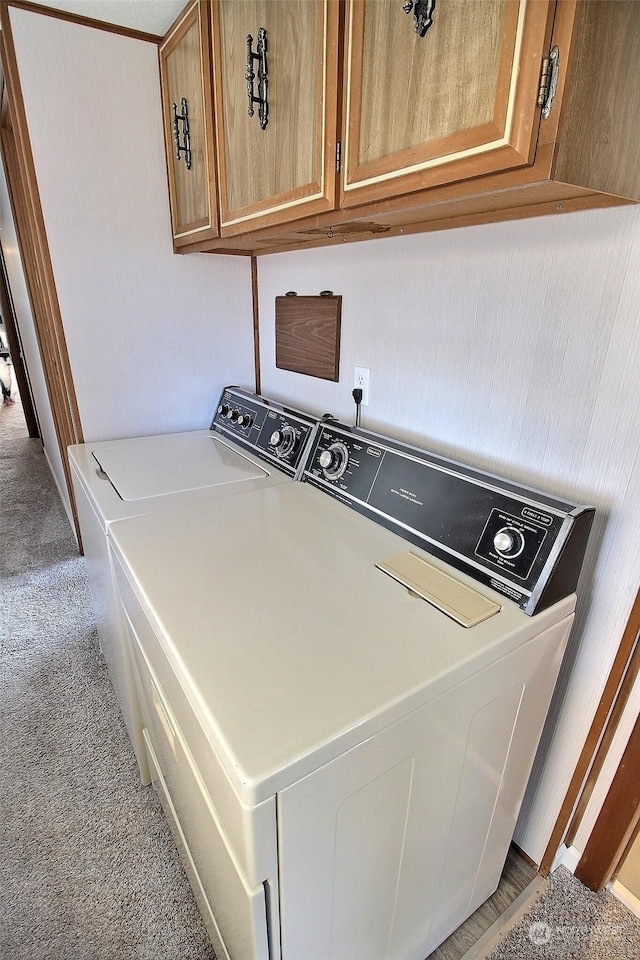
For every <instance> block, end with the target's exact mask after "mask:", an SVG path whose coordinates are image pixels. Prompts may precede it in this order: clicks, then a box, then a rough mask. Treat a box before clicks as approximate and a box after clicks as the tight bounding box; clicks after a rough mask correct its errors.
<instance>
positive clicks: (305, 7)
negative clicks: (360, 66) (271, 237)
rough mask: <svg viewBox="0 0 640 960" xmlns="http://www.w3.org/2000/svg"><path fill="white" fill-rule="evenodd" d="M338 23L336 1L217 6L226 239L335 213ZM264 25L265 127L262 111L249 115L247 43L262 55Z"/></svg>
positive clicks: (230, 1) (251, 0) (221, 1)
mask: <svg viewBox="0 0 640 960" xmlns="http://www.w3.org/2000/svg"><path fill="white" fill-rule="evenodd" d="M338 15H339V8H338V4H337V2H335V0H244V2H243V3H238V2H237V0H218V2H216V3H215V4H214V7H213V40H214V95H215V107H216V122H217V134H218V170H219V191H220V226H221V234H222V236H233V235H234V234H238V233H240V232H242V231H246V230H247V229H254V228H256V227H259V226H263V225H266V224H271V223H282V222H286V221H288V220H291V219H294V218H295V217H298V216H304V215H307V214H312V213H319V212H321V211H324V210H330V209H332V207H333V206H334V204H335V150H336V113H337V100H338V96H337V70H338ZM261 27H263V28H265V30H266V33H267V65H268V102H269V108H268V123H267V126H266V128H265V129H262V128H261V126H260V121H259V118H258V108H257V106H256V107H255V114H254V116H253V117H250V116H249V115H248V106H249V104H248V97H247V80H246V77H245V74H246V71H247V35H248V34H250V35H251V36H252V37H253V38H254V46H253V49H254V50H255V45H256V42H257V39H258V31H259V29H260V28H261ZM254 69H255V72H256V74H257V67H255V68H254ZM256 94H257V79H256Z"/></svg>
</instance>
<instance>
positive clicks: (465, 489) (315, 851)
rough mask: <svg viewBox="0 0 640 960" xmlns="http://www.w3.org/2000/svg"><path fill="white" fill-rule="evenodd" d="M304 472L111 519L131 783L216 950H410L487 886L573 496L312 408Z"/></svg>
mask: <svg viewBox="0 0 640 960" xmlns="http://www.w3.org/2000/svg"><path fill="white" fill-rule="evenodd" d="M303 480H304V481H305V482H303V483H292V484H288V485H284V484H280V485H278V486H275V487H270V488H266V489H262V490H259V491H256V492H255V493H254V494H252V496H251V497H246V498H239V497H237V498H233V499H231V500H229V501H227V502H224V503H219V502H218V503H216V502H208V503H203V504H197V505H196V504H189V505H185V506H184V507H181V508H177V509H175V510H172V511H169V512H167V513H165V514H163V515H162V516H160V515H155V516H145V517H138V518H135V519H131V520H125V521H122V522H120V523H115V524H114V525H113V527H112V529H111V545H112V550H113V553H114V568H115V570H116V576H117V582H118V586H119V591H120V597H121V601H122V607H123V611H124V616H125V619H126V623H127V629H128V632H129V638H130V644H131V650H132V653H133V658H134V663H135V669H136V678H137V683H138V685H139V691H140V697H141V704H142V709H143V715H144V738H145V744H146V747H147V750H148V754H149V758H150V766H151V770H152V777H153V781H154V784H155V786H156V788H157V790H158V792H159V795H160V796H161V798H162V800H163V805H164V808H165V810H166V812H167V815H168V818H169V821H170V823H171V824H172V827H173V830H174V836H175V837H176V840H177V842H178V845H179V846H180V848H181V850H182V853H183V858H184V862H185V865H186V868H187V871H188V873H189V875H190V877H191V879H192V883H193V888H194V892H195V894H196V896H197V898H198V901H199V903H200V906H201V909H202V913H203V916H204V918H205V921H206V922H207V925H208V927H209V930H210V932H211V936H212V940H213V943H214V946H215V948H216V951H217V956H218V957H219V958H220V960H222V958H230V960H383V958H384V960H424V958H425V957H426V956H427V955H428V954H429V953H430V952H431V951H432V950H433V949H435V948H436V946H437V945H438V944H439V943H440V942H442V940H444V939H445V938H446V937H447V936H448V935H449V934H450V933H451V932H452V931H453V930H454V929H455V928H456V927H457V926H458V925H459V924H460V923H462V922H463V921H464V920H465V918H466V917H467V916H468V915H469V914H470V913H471V912H473V910H475V909H476V908H477V907H478V906H479V905H480V904H481V903H482V902H483V901H484V900H485V899H486V898H487V897H488V896H490V895H491V894H492V893H493V891H494V890H495V888H496V886H497V884H498V881H499V878H500V874H501V870H502V867H503V865H504V861H505V858H506V854H507V850H508V847H509V843H510V841H511V838H512V835H513V831H514V827H515V823H516V818H517V816H518V811H519V808H520V804H521V802H522V798H523V795H524V791H525V788H526V785H527V780H528V777H529V774H530V770H531V766H532V763H533V759H534V754H535V752H536V748H537V745H538V741H539V737H540V734H541V731H542V727H543V723H544V720H545V716H546V713H547V709H548V706H549V702H550V699H551V695H552V692H553V688H554V684H555V681H556V677H557V673H558V669H559V666H560V662H561V659H562V656H563V652H564V649H565V646H566V643H567V638H568V636H569V631H570V628H571V624H572V621H573V610H574V603H575V594H574V589H575V586H576V582H577V578H578V573H579V570H580V566H581V562H582V557H583V554H584V549H585V545H586V541H587V537H588V534H589V529H590V526H591V522H592V518H593V510H592V509H591V508H587V507H581V506H577V505H576V504H570V503H567V502H564V501H561V500H559V499H557V498H554V497H551V496H548V495H546V494H544V493H540V492H537V491H533V490H529V489H527V488H525V487H521V486H518V485H516V484H514V483H510V482H508V481H505V480H501V479H499V478H496V477H492V476H489V475H487V474H484V473H481V472H480V471H477V470H474V469H471V468H469V467H466V466H464V465H462V464H458V463H453V462H451V461H447V460H445V459H443V458H440V457H436V456H432V455H430V454H427V453H425V452H423V451H420V450H416V449H415V448H411V447H408V446H406V445H402V444H399V443H394V442H393V441H391V440H387V439H384V438H381V437H377V436H375V435H373V434H370V433H366V432H364V431H361V430H355V429H350V428H349V427H346V426H341V425H337V424H331V423H324V424H321V425H320V426H319V427H318V429H317V431H316V435H315V438H314V440H313V441H312V448H311V450H310V453H309V458H308V461H307V464H306V466H305V468H304V473H303ZM167 555H171V556H172V557H173V562H172V564H171V567H169V565H168V564H167V563H165V562H163V559H162V558H163V557H165V556H167Z"/></svg>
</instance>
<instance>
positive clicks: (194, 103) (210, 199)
mask: <svg viewBox="0 0 640 960" xmlns="http://www.w3.org/2000/svg"><path fill="white" fill-rule="evenodd" d="M209 19H210V18H209V4H208V3H206V2H202V0H201V2H196V3H194V4H193V5H192V6H190V7H189V8H188V9H187V10H186V11H185V13H184V15H183V17H182V18H181V19H180V20H179V21H178V22H177V23H176V24H175V25H174V26H173V27H172V29H171V30H170V31H169V33H168V34H167V36H166V37H165V39H164V41H163V44H162V46H161V47H160V77H161V82H162V107H163V113H164V133H165V146H166V151H167V169H168V174H169V199H170V204H171V226H172V230H173V239H174V244H175V246H176V247H183V246H188V245H189V244H192V243H196V242H198V241H200V240H209V239H211V238H212V237H217V236H218V222H217V211H216V189H215V160H214V140H213V100H212V94H211V59H210V53H209V51H210V37H209V29H210V26H209ZM174 108H175V109H174ZM185 113H186V115H187V120H186V121H185V120H184V119H180V117H181V116H183V115H184V114H185ZM176 114H177V115H178V120H177V138H178V140H177V144H176V120H175V115H176ZM187 124H188V139H189V144H190V150H191V154H190V156H188V155H187V153H186V151H185V150H184V149H182V147H183V146H184V145H185V136H186V130H185V127H186V125H187ZM177 146H180V147H181V149H180V152H179V154H178V152H177Z"/></svg>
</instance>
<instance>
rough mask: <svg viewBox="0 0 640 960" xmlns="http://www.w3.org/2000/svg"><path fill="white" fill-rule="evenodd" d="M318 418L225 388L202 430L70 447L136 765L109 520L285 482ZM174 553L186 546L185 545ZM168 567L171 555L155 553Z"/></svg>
mask: <svg viewBox="0 0 640 960" xmlns="http://www.w3.org/2000/svg"><path fill="white" fill-rule="evenodd" d="M315 423H316V421H315V420H314V418H313V417H310V416H308V415H307V414H305V413H302V412H301V411H298V410H293V409H292V408H289V407H285V406H283V405H282V404H279V403H276V402H274V401H271V400H267V399H265V398H264V397H259V396H257V395H256V394H252V393H249V392H247V391H244V390H241V389H239V388H236V387H227V388H225V390H224V391H223V393H222V396H221V397H220V401H219V403H218V406H217V409H216V413H215V416H214V418H213V422H212V424H211V427H210V429H209V430H196V431H191V432H188V433H176V434H166V435H161V436H150V437H136V438H133V439H126V440H110V441H103V442H98V443H85V444H77V445H74V446H71V447H69V461H70V465H71V476H72V480H73V488H74V493H75V499H76V504H77V510H78V519H79V522H80V530H81V535H82V543H83V548H84V555H85V560H86V564H87V573H88V577H89V584H90V588H91V596H92V601H93V608H94V615H95V620H96V625H97V629H98V635H99V638H100V646H101V649H102V652H103V654H104V657H105V660H106V663H107V667H108V670H109V676H110V678H111V682H112V683H113V686H114V689H115V692H116V696H117V699H118V703H119V705H120V709H121V712H122V716H123V718H124V721H125V724H126V726H127V730H128V733H129V737H130V739H131V743H132V746H133V749H134V752H135V754H136V758H137V760H138V765H139V768H140V775H141V778H142V781H143V783H148V782H149V771H148V764H147V758H146V753H145V749H144V744H143V739H142V721H141V716H140V709H139V705H138V701H137V694H136V690H135V686H134V683H133V679H132V674H131V667H130V662H129V654H128V652H127V647H126V645H125V644H124V641H123V628H122V623H121V614H120V611H119V606H118V604H117V603H116V598H115V593H114V584H113V573H112V570H111V564H110V560H109V552H108V548H107V538H108V531H109V526H110V525H111V523H113V522H114V521H116V520H121V519H123V518H125V517H135V516H138V515H140V514H150V513H157V512H166V511H168V510H170V509H172V508H174V507H175V506H177V505H178V504H181V503H184V502H190V503H203V502H204V501H207V500H220V499H227V498H228V497H232V496H237V495H239V494H247V493H250V492H251V491H255V490H259V489H261V488H263V487H267V486H275V485H277V484H286V483H290V482H291V481H292V479H293V478H294V477H295V476H296V474H297V472H298V469H299V467H300V465H301V463H302V461H303V455H304V453H305V450H306V446H307V444H308V442H309V440H310V437H311V434H312V432H313V429H314V426H315ZM175 549H176V550H185V549H188V547H186V546H185V545H184V544H181V545H176V547H175ZM158 559H159V561H160V562H162V563H164V564H166V565H167V568H168V569H169V570H170V569H172V567H173V564H174V563H175V561H176V556H175V555H174V553H173V551H170V552H167V553H164V552H163V554H162V555H161V556H159V558H158Z"/></svg>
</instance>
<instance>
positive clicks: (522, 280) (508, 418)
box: [259, 207, 640, 862]
mask: <svg viewBox="0 0 640 960" xmlns="http://www.w3.org/2000/svg"><path fill="white" fill-rule="evenodd" d="M638 277H640V208H635V207H634V208H621V209H619V210H608V211H599V212H594V213H581V214H569V215H565V216H560V217H554V218H539V219H535V220H527V221H521V222H512V223H503V224H495V225H489V226H480V227H472V228H468V229H461V230H451V231H446V232H443V233H433V234H425V235H422V236H415V237H412V238H397V239H381V240H373V241H368V242H365V243H359V244H352V245H348V246H347V245H343V244H340V245H338V246H337V249H336V248H331V249H329V248H325V249H321V250H316V251H305V252H299V253H295V254H293V253H292V254H278V255H274V256H269V257H263V258H261V259H260V260H259V278H260V313H261V316H260V342H261V350H262V383H263V388H264V390H265V392H270V393H274V394H276V395H277V396H280V397H282V398H283V399H288V400H297V401H298V402H300V403H304V404H306V405H308V406H309V407H311V408H312V409H315V410H316V411H318V412H324V411H331V412H332V413H334V414H336V415H339V416H341V417H345V418H351V417H352V415H353V402H352V400H351V389H352V386H353V383H352V377H353V366H354V364H361V365H363V366H366V367H369V368H370V369H371V383H370V392H371V398H370V405H369V407H368V408H364V409H363V416H362V419H363V425H364V426H367V427H369V428H371V429H374V430H375V429H377V430H380V431H382V432H389V433H391V434H393V435H396V436H399V437H402V438H403V439H407V440H410V441H413V442H416V443H418V444H421V445H425V446H427V447H429V448H432V449H434V450H436V451H439V452H442V453H444V454H447V455H450V456H453V457H457V458H461V459H464V460H467V461H469V462H472V463H474V464H478V465H480V466H481V467H484V468H486V469H488V470H491V471H494V472H497V473H500V474H504V475H507V476H510V477H514V478H516V479H517V480H519V481H522V482H524V483H528V484H531V485H533V486H538V487H541V488H542V489H545V490H548V491H550V492H553V493H556V494H560V495H563V496H567V497H569V498H572V499H575V500H577V501H579V502H585V503H586V502H591V503H593V504H594V505H595V506H596V508H597V511H598V512H597V521H596V525H595V529H594V533H593V537H592V541H591V546H590V550H589V554H588V556H587V559H586V564H585V568H584V574H583V577H582V580H581V584H580V597H579V603H578V610H577V621H576V626H575V629H574V631H573V634H572V639H571V641H570V647H569V651H568V654H567V657H566V659H565V663H564V665H563V669H562V673H561V678H560V683H559V688H558V691H557V695H556V697H555V699H554V703H553V707H552V714H551V717H550V722H549V724H548V726H547V729H546V732H545V736H544V741H543V749H542V751H541V753H540V755H539V758H538V762H537V766H536V769H535V772H534V777H533V780H532V783H531V785H530V789H529V791H528V794H527V797H526V800H525V806H524V809H523V814H522V816H521V818H520V822H519V825H518V830H517V834H516V839H517V840H518V842H519V843H520V844H521V845H522V846H523V848H524V849H525V850H526V852H527V853H528V854H529V855H530V856H531V857H532V858H533V859H534V860H536V861H538V862H539V860H540V858H541V857H542V855H543V853H544V849H545V846H546V843H547V839H548V837H549V835H550V832H551V829H552V827H553V824H554V822H555V818H556V815H557V812H558V810H559V807H560V804H561V802H562V799H563V797H564V793H565V791H566V788H567V786H568V782H569V779H570V777H571V774H572V772H573V768H574V765H575V762H576V760H577V757H578V754H579V752H580V749H581V747H582V744H583V742H584V738H585V736H586V733H587V731H588V728H589V725H590V723H591V719H592V717H593V713H594V711H595V708H596V706H597V703H598V699H599V697H600V694H601V691H602V687H603V685H604V682H605V678H606V676H607V673H608V670H609V668H610V665H611V662H612V659H613V656H614V653H615V650H616V647H617V645H618V643H619V640H620V637H621V634H622V631H623V629H624V626H625V623H626V620H627V617H628V614H629V611H630V608H631V604H632V602H633V600H634V598H635V595H636V592H637V590H638V586H639V579H640V575H639V571H640V464H639V463H638V450H639V449H640V391H638V389H637V384H638V383H639V382H640V322H639V317H640V282H639V280H638ZM324 289H330V290H333V291H334V292H335V293H340V294H342V296H343V308H342V353H341V363H340V381H339V383H337V384H333V383H329V382H328V381H321V380H315V379H313V378H308V377H304V376H301V375H299V374H294V373H290V372H288V371H285V370H278V369H277V368H276V367H275V357H274V298H275V297H276V296H277V295H279V294H283V293H285V292H286V291H288V290H297V291H298V293H299V294H312V293H318V292H319V291H320V290H324Z"/></svg>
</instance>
